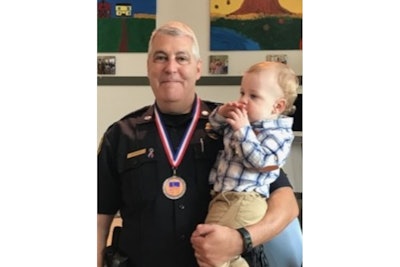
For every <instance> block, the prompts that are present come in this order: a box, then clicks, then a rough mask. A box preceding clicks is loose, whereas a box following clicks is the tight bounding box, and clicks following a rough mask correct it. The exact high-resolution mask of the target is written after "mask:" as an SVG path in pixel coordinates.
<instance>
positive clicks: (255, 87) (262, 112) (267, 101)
mask: <svg viewBox="0 0 400 267" xmlns="http://www.w3.org/2000/svg"><path fill="white" fill-rule="evenodd" d="M240 95H241V96H240V98H239V102H240V103H243V104H245V105H246V109H247V115H248V117H249V121H250V122H254V121H257V120H265V119H272V118H274V117H275V116H276V115H277V110H276V108H275V104H276V100H277V99H279V98H281V97H282V95H283V94H282V92H281V90H280V88H279V86H278V83H277V77H276V73H275V72H274V71H273V70H264V71H262V72H259V73H245V74H244V75H243V78H242V83H241V88H240Z"/></svg>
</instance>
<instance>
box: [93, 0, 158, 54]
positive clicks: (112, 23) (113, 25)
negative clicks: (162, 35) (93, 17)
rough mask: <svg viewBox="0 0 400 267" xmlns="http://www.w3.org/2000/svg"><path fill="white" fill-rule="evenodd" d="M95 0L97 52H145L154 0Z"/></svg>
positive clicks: (154, 16) (151, 27)
mask: <svg viewBox="0 0 400 267" xmlns="http://www.w3.org/2000/svg"><path fill="white" fill-rule="evenodd" d="M122 1H123V2H121V0H118V1H117V0H107V1H106V0H98V1H97V52H98V53H101V52H147V46H148V42H149V39H150V35H151V32H152V31H153V30H154V28H155V26H156V0H122Z"/></svg>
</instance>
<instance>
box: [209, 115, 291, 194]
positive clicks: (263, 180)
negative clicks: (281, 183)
mask: <svg viewBox="0 0 400 267" xmlns="http://www.w3.org/2000/svg"><path fill="white" fill-rule="evenodd" d="M216 111H217V109H215V110H214V111H213V112H212V113H211V114H210V117H209V121H210V124H211V126H212V127H213V129H214V131H216V132H218V133H220V134H223V135H224V150H221V151H220V152H219V154H218V157H217V159H216V162H215V164H214V166H213V168H212V169H211V172H210V177H209V181H210V183H211V184H214V191H216V192H225V191H238V192H243V191H246V192H249V191H256V192H258V193H260V194H262V195H264V196H266V197H269V185H270V184H271V183H272V182H274V181H275V180H276V179H277V178H278V176H279V168H278V169H276V170H273V171H262V169H263V168H265V167H267V166H271V165H275V166H279V167H281V166H282V165H283V164H284V163H285V161H286V159H287V157H288V155H289V152H290V147H291V144H292V142H293V139H294V135H293V131H292V124H293V118H291V117H288V116H280V117H279V118H278V119H274V120H263V121H257V122H254V123H251V126H246V127H242V128H241V129H239V130H237V131H233V130H232V127H230V125H229V124H228V123H227V122H226V120H225V118H224V117H223V116H221V115H219V114H218V113H217V112H216Z"/></svg>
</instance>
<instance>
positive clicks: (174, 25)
mask: <svg viewBox="0 0 400 267" xmlns="http://www.w3.org/2000/svg"><path fill="white" fill-rule="evenodd" d="M158 33H162V34H166V35H170V36H187V37H189V38H190V39H192V41H193V45H192V53H193V55H194V57H195V59H196V60H199V59H200V48H199V42H198V41H197V38H196V35H195V33H194V32H193V30H192V29H191V28H190V27H189V26H188V25H186V24H185V23H183V22H180V21H170V22H167V23H165V24H164V25H162V26H160V27H158V28H157V29H155V30H154V31H153V32H152V34H151V37H150V40H149V46H148V50H147V53H148V55H150V51H151V49H152V43H153V39H154V37H155V36H156V35H157V34H158Z"/></svg>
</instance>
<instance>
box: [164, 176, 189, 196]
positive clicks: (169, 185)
mask: <svg viewBox="0 0 400 267" xmlns="http://www.w3.org/2000/svg"><path fill="white" fill-rule="evenodd" d="M162 189H163V192H164V195H165V196H166V197H167V198H169V199H178V198H181V197H182V196H183V195H184V194H185V192H186V182H185V181H184V180H183V179H182V178H180V177H178V176H175V175H174V176H171V177H169V178H168V179H166V180H165V181H164V183H163V187H162Z"/></svg>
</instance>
